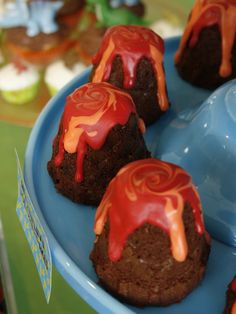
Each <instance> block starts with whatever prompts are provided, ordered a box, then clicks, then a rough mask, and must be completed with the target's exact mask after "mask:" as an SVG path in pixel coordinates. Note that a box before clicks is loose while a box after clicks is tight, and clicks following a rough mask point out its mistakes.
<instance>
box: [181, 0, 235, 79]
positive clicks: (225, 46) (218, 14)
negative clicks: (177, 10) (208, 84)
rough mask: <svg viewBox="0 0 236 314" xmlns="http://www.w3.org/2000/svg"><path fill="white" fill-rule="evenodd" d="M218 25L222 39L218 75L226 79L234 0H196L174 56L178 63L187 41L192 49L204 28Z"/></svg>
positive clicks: (228, 65) (232, 31) (230, 50)
mask: <svg viewBox="0 0 236 314" xmlns="http://www.w3.org/2000/svg"><path fill="white" fill-rule="evenodd" d="M212 25H218V27H219V31H220V33H221V38H222V44H221V49H222V60H221V66H220V68H219V74H220V75H221V76H222V77H227V76H229V75H230V74H231V72H232V66H231V53H232V47H233V43H234V40H235V35H236V1H235V0H197V1H196V3H195V5H194V7H193V10H192V12H191V15H190V18H189V21H188V24H187V26H186V29H185V32H184V34H183V37H182V40H181V43H180V47H179V49H178V51H177V53H176V55H175V62H178V61H179V59H180V58H181V55H182V53H183V50H184V47H185V46H186V44H187V41H188V40H189V47H190V48H193V47H194V46H195V45H196V43H197V41H198V38H199V35H200V33H201V31H202V30H203V29H204V28H205V27H209V26H212Z"/></svg>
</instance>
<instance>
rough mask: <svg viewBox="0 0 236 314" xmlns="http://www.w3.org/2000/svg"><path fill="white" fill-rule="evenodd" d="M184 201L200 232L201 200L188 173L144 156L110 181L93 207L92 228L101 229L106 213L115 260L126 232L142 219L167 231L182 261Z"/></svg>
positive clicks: (183, 255)
mask: <svg viewBox="0 0 236 314" xmlns="http://www.w3.org/2000/svg"><path fill="white" fill-rule="evenodd" d="M185 203H189V204H190V206H191V208H192V209H193V214H194V216H195V228H196V231H197V232H198V233H199V234H201V235H202V234H203V233H204V224H203V220H202V213H201V203H200V199H199V196H198V193H197V191H196V188H195V187H194V185H193V183H192V180H191V177H190V175H189V174H188V173H186V172H185V171H184V170H183V169H182V168H180V167H179V166H177V165H174V164H170V163H167V162H163V161H161V160H157V159H154V158H148V159H144V160H139V161H135V162H132V163H130V164H128V165H126V166H125V167H123V168H122V169H121V170H120V171H119V172H118V174H117V175H116V177H115V178H114V179H113V180H112V181H111V182H110V184H109V186H108V188H107V190H106V192H105V194H104V197H103V199H102V201H101V203H100V205H99V207H98V209H97V212H96V217H95V226H94V231H95V233H96V234H97V235H100V234H101V233H102V230H103V227H104V225H105V222H106V220H107V217H109V223H110V231H109V247H108V254H109V258H110V260H111V261H114V262H115V261H117V260H119V259H120V257H121V255H122V250H123V247H124V245H125V242H126V239H127V238H128V236H129V235H130V234H131V233H132V232H133V231H134V230H135V229H137V228H138V227H140V226H141V225H143V224H144V223H150V224H153V225H155V226H157V227H159V228H162V229H163V230H164V231H165V232H167V233H168V235H169V237H170V242H171V251H172V254H173V257H174V258H175V259H176V260H177V261H180V262H181V261H184V260H185V258H186V256H187V253H188V247H187V241H186V236H185V230H184V223H183V217H182V216H183V215H182V214H183V210H184V205H185Z"/></svg>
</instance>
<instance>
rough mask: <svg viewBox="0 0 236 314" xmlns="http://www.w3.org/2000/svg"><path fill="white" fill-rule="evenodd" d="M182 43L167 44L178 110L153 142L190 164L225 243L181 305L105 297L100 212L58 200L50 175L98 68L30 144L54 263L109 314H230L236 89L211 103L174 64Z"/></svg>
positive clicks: (34, 191)
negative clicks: (66, 120) (67, 110)
mask: <svg viewBox="0 0 236 314" xmlns="http://www.w3.org/2000/svg"><path fill="white" fill-rule="evenodd" d="M178 41H179V39H178V38H175V39H170V40H167V41H166V54H165V69H166V78H167V86H168V92H169V97H170V100H171V104H172V107H171V110H170V111H169V112H168V113H167V114H165V115H164V116H163V117H162V118H161V120H160V121H158V122H157V123H156V124H154V125H152V126H151V127H149V128H148V129H147V132H146V135H145V140H146V143H147V145H148V147H149V149H150V150H151V152H152V154H153V155H154V156H156V157H160V158H162V159H165V160H168V161H172V162H175V163H177V164H179V165H181V166H184V167H185V168H186V169H187V170H188V171H189V172H190V173H191V174H192V176H193V180H194V181H195V183H196V184H197V186H198V189H199V191H200V196H201V198H202V200H203V207H204V216H205V219H206V226H207V228H208V230H209V231H210V233H211V234H212V235H213V236H214V238H216V239H217V240H213V241H212V250H211V254H210V259H209V263H208V266H207V272H206V276H205V278H204V280H203V282H202V283H201V285H200V286H199V287H198V288H197V289H195V290H194V291H193V292H192V293H191V294H190V295H189V296H188V297H187V298H185V299H184V300H183V301H182V302H181V303H179V304H175V305H172V306H169V307H165V308H161V307H147V308H141V309H140V308H136V307H132V306H128V305H126V304H122V303H120V302H119V301H118V300H116V299H115V298H113V297H112V296H111V295H109V294H108V293H107V292H105V291H104V290H103V289H102V288H101V287H100V286H99V285H98V284H97V277H96V274H95V272H94V270H93V267H92V264H91V262H90V260H89V254H90V251H91V249H92V246H93V241H94V238H95V237H94V233H93V223H94V214H95V210H94V208H92V207H85V206H81V205H77V204H75V203H73V202H71V201H70V200H68V199H67V198H65V197H63V196H61V195H60V194H58V193H57V192H56V190H55V189H54V186H53V183H52V180H51V178H50V177H49V175H48V173H47V161H48V160H49V159H50V157H51V153H52V141H53V138H54V136H55V135H56V133H57V129H58V124H59V119H60V116H61V114H62V112H63V107H64V103H65V99H66V96H67V95H68V94H70V93H71V92H72V91H73V90H74V89H75V88H76V87H78V86H80V85H82V84H84V83H85V82H87V80H88V76H89V73H90V69H88V70H86V71H85V72H84V74H83V75H82V76H80V77H78V78H76V79H74V80H73V81H72V82H71V83H69V84H68V85H67V86H66V87H65V88H64V89H62V90H61V91H60V92H59V93H58V95H57V96H56V97H54V98H53V99H52V100H51V101H50V102H49V103H48V105H47V106H46V107H45V109H44V110H43V112H42V113H41V114H40V116H39V118H38V120H37V122H36V124H35V126H34V128H33V130H32V133H31V136H30V139H29V142H28V145H27V150H26V156H25V180H26V185H27V187H28V190H29V193H30V196H31V198H32V201H33V204H34V206H35V209H36V211H37V214H38V216H39V219H40V221H41V223H42V225H43V227H44V229H45V231H46V234H47V237H48V240H49V245H50V248H51V252H52V258H53V263H54V264H55V266H56V268H57V269H58V270H59V272H60V273H61V274H62V276H63V277H64V278H65V280H66V281H67V282H68V283H69V284H70V285H71V286H72V287H73V288H74V289H75V290H76V291H77V293H79V294H80V296H81V297H83V298H84V299H85V301H86V302H88V303H89V304H90V305H91V306H92V307H93V308H95V309H96V310H97V311H98V312H99V313H102V314H106V313H122V314H128V313H143V314H153V313H161V314H166V313H171V314H175V313H176V314H185V313H192V314H199V313H201V314H204V313H205V314H209V313H214V314H217V313H222V310H223V308H224V303H225V292H226V289H227V284H228V283H229V282H230V281H231V279H232V278H233V276H234V274H235V273H236V248H234V247H233V246H230V245H232V244H235V239H236V231H235V228H236V220H235V213H236V205H235V195H236V193H233V192H234V191H233V190H234V188H235V187H236V184H234V183H235V181H236V180H235V177H236V176H235V175H234V174H233V171H232V169H236V161H234V160H236V151H234V150H235V147H236V145H235V143H234V140H233V137H232V134H233V130H234V131H236V122H235V121H236V119H235V121H234V123H233V122H232V120H234V117H235V111H236V109H234V108H233V107H232V106H231V103H232V102H233V103H234V102H235V101H236V88H235V85H236V83H235V81H232V82H230V83H228V84H227V85H225V86H223V87H222V88H220V89H219V90H217V91H216V93H214V94H213V95H211V97H210V98H208V97H209V95H210V93H209V92H208V91H206V90H203V89H199V88H195V87H192V86H190V85H189V84H188V83H186V82H184V81H182V80H181V79H180V78H179V77H178V75H177V73H176V70H175V68H174V64H173V54H174V52H175V51H176V49H177V46H178ZM235 108H236V106H235ZM220 117H221V120H219V118H220ZM222 117H223V118H222ZM222 119H223V120H222ZM219 121H220V122H221V124H220V125H221V127H219ZM222 121H223V122H222ZM217 123H218V125H217V127H216V124H217ZM234 124H235V126H234ZM220 130H221V131H220ZM234 134H235V133H234ZM233 157H235V158H233ZM234 166H235V167H234ZM232 167H234V168H232ZM230 170H231V171H230ZM228 180H229V181H228ZM227 187H228V188H229V189H226V188H227ZM219 240H222V241H224V242H225V243H223V242H221V241H219Z"/></svg>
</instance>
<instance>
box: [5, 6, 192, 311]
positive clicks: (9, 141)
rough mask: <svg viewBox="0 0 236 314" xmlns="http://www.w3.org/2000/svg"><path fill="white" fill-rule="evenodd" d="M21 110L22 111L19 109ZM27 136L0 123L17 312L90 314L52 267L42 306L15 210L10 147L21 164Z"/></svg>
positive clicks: (7, 231) (26, 130)
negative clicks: (49, 290)
mask: <svg viewBox="0 0 236 314" xmlns="http://www.w3.org/2000/svg"><path fill="white" fill-rule="evenodd" d="M153 1H154V0H152V1H149V0H146V1H145V2H146V3H147V4H148V5H150V3H151V2H153ZM175 2H176V6H178V7H180V6H182V7H181V10H183V11H184V12H188V11H189V9H190V7H191V4H192V3H193V1H192V0H188V1H187V0H182V1H177V0H176V1H175ZM160 3H163V5H164V3H165V1H162V0H160ZM173 3H174V1H173ZM171 4H172V2H171ZM171 4H168V2H167V3H166V4H165V5H164V6H168V7H170V6H171ZM156 13H157V12H156ZM152 14H155V12H152ZM186 16H187V15H186ZM22 110H24V108H23V107H22ZM29 134H30V129H29V128H25V127H21V126H15V125H12V124H9V123H6V122H3V121H1V122H0V212H1V217H2V222H3V228H4V233H5V238H6V246H7V253H8V257H9V262H10V270H11V273H12V278H13V286H14V290H15V296H16V303H17V308H18V313H19V314H39V313H40V314H41V313H44V314H47V313H48V314H49V313H50V314H52V313H56V314H70V313H71V314H75V313H83V314H90V313H94V311H93V310H92V309H91V308H90V307H89V306H88V305H87V304H86V303H85V302H84V301H83V300H82V299H81V298H80V297H79V296H78V295H77V294H76V293H75V292H74V290H73V289H72V288H71V287H70V286H69V285H68V284H67V283H66V282H65V281H64V279H63V278H62V277H61V275H60V274H59V273H58V272H57V271H56V269H55V268H53V281H52V294H51V300H50V303H49V304H48V305H47V304H46V301H45V298H44V295H43V290H42V288H41V284H40V280H39V277H38V273H37V269H36V266H35V264H34V260H33V257H32V254H31V252H30V250H29V246H28V243H27V240H26V238H25V236H24V233H23V231H22V228H21V225H20V223H19V221H18V218H17V215H16V211H15V207H16V199H17V180H16V160H15V153H14V148H16V149H17V151H18V153H19V157H20V160H21V163H22V165H23V160H24V151H25V147H26V143H27V140H28V137H29Z"/></svg>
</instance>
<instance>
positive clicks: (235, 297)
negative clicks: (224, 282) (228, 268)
mask: <svg viewBox="0 0 236 314" xmlns="http://www.w3.org/2000/svg"><path fill="white" fill-rule="evenodd" d="M234 280H236V276H235V277H234ZM231 284H232V282H231V283H230V284H229V285H228V290H227V292H226V305H225V309H224V313H223V314H232V307H233V305H234V303H236V292H235V291H233V289H232V287H231Z"/></svg>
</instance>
